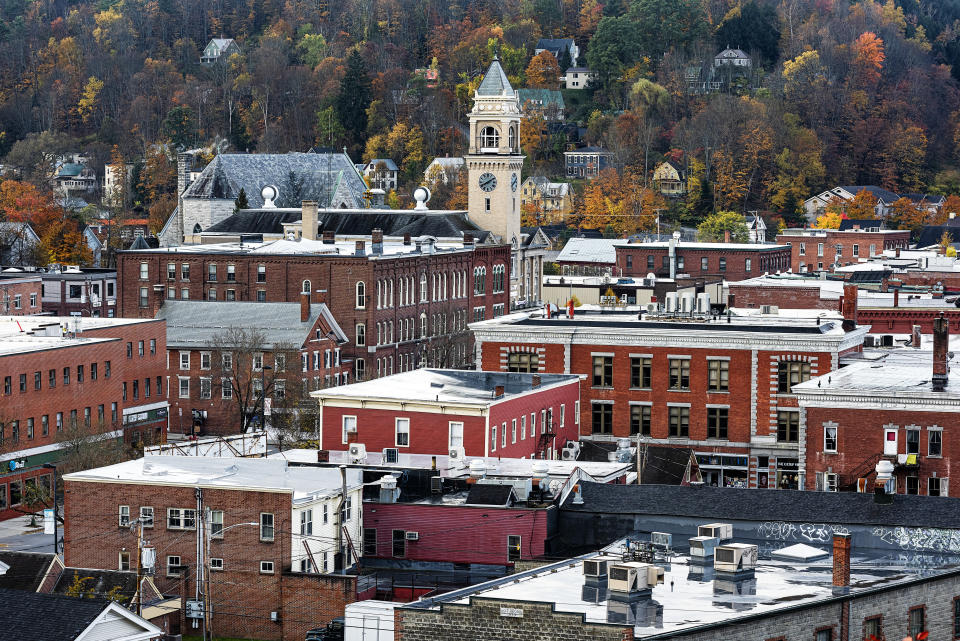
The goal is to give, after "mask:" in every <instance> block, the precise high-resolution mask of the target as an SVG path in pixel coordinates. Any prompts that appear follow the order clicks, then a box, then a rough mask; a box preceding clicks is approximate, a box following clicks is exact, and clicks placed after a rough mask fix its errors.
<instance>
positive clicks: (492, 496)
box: [465, 483, 513, 506]
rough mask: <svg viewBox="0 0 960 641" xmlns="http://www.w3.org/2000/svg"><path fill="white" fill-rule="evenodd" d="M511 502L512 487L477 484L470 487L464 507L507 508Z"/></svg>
mask: <svg viewBox="0 0 960 641" xmlns="http://www.w3.org/2000/svg"><path fill="white" fill-rule="evenodd" d="M512 500H513V486H512V485H494V484H490V483H483V484H481V483H478V484H476V485H473V486H471V487H470V492H469V494H467V500H466V501H465V503H466V505H499V506H507V505H510V503H511V502H512Z"/></svg>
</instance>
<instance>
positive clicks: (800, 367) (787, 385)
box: [777, 361, 810, 394]
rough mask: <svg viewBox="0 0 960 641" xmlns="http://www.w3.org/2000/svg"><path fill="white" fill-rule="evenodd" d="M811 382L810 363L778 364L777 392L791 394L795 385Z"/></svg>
mask: <svg viewBox="0 0 960 641" xmlns="http://www.w3.org/2000/svg"><path fill="white" fill-rule="evenodd" d="M808 380H810V363H804V362H801V361H782V362H780V363H778V364H777V392H779V393H781V394H789V393H790V390H791V389H793V386H794V385H797V384H798V383H802V382H804V381H808Z"/></svg>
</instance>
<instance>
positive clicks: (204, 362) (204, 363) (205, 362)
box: [181, 352, 210, 369]
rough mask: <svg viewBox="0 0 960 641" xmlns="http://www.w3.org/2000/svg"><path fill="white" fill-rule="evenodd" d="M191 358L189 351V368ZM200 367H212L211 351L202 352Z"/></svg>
mask: <svg viewBox="0 0 960 641" xmlns="http://www.w3.org/2000/svg"><path fill="white" fill-rule="evenodd" d="M181 354H182V352H181ZM181 358H182V356H181ZM189 358H190V354H189V352H188V353H187V359H188V360H187V363H188V364H187V367H188V368H189V367H190V365H189ZM181 369H182V368H181ZM200 369H210V352H200Z"/></svg>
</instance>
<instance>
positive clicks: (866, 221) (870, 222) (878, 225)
mask: <svg viewBox="0 0 960 641" xmlns="http://www.w3.org/2000/svg"><path fill="white" fill-rule="evenodd" d="M854 227H859V228H860V230H861V231H866V230H868V229H883V228H884V225H883V221H882V220H879V219H877V218H844V219H842V220H841V221H840V227H838V228H837V231H847V230H848V229H853V228H854Z"/></svg>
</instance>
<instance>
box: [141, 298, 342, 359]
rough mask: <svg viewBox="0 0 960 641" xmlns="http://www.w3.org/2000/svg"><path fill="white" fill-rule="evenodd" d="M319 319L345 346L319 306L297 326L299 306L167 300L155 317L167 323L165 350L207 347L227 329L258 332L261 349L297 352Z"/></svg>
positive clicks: (332, 321)
mask: <svg viewBox="0 0 960 641" xmlns="http://www.w3.org/2000/svg"><path fill="white" fill-rule="evenodd" d="M321 315H323V316H324V320H325V321H326V323H327V325H329V326H330V327H331V328H332V330H333V332H334V333H335V334H337V335H338V337H339V339H340V340H341V341H343V342H346V340H347V337H346V336H345V335H344V334H343V331H342V330H341V329H340V326H339V325H337V322H336V320H334V318H333V315H332V314H331V313H330V310H329V309H328V308H327V306H326V305H324V304H323V303H314V304H313V305H311V306H310V318H309V319H308V320H307V322H306V323H301V322H300V303H252V302H216V301H182V300H168V301H166V302H165V303H164V305H163V307H161V308H160V311H159V312H158V313H157V318H158V319H163V320H166V321H167V347H171V348H175V349H179V348H195V349H199V348H201V347H209V346H210V345H212V344H213V342H214V340H215V339H216V337H217V336H221V335H223V332H224V330H226V329H228V328H230V327H243V328H245V329H248V330H260V331H262V332H263V333H264V336H265V338H266V343H265V344H264V348H265V349H267V350H270V349H273V346H274V345H277V344H289V345H292V346H293V347H294V348H295V349H296V348H299V347H300V346H301V345H303V343H304V342H305V341H306V340H307V338H309V337H310V332H311V330H312V329H313V325H314V323H316V321H317V318H318V317H319V316H321Z"/></svg>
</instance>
